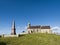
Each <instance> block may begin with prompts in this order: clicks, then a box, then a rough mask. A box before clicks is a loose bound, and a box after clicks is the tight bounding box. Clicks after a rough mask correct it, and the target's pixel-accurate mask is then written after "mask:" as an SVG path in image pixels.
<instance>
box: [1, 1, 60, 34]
mask: <svg viewBox="0 0 60 45" xmlns="http://www.w3.org/2000/svg"><path fill="white" fill-rule="evenodd" d="M13 20H15V23H16V31H17V33H20V32H22V31H23V30H26V26H27V24H28V22H30V23H31V25H50V26H51V27H52V29H53V30H54V29H55V30H54V31H57V30H56V28H58V31H57V32H60V31H59V30H60V1H59V0H0V34H3V33H4V34H10V33H11V26H12V21H13Z"/></svg>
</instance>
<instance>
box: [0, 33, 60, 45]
mask: <svg viewBox="0 0 60 45" xmlns="http://www.w3.org/2000/svg"><path fill="white" fill-rule="evenodd" d="M0 45H60V36H59V35H54V34H40V33H38V34H26V35H21V36H20V37H14V38H10V37H9V38H0Z"/></svg>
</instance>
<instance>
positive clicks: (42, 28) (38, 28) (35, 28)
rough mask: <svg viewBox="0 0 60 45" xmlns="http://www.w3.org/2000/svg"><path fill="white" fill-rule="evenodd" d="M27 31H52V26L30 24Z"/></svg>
mask: <svg viewBox="0 0 60 45" xmlns="http://www.w3.org/2000/svg"><path fill="white" fill-rule="evenodd" d="M27 32H28V33H51V28H50V26H40V25H38V26H31V24H30V23H29V24H28V27H27Z"/></svg>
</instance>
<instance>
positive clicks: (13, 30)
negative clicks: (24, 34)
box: [11, 21, 16, 35]
mask: <svg viewBox="0 0 60 45" xmlns="http://www.w3.org/2000/svg"><path fill="white" fill-rule="evenodd" d="M11 35H16V28H15V21H13V23H12V32H11Z"/></svg>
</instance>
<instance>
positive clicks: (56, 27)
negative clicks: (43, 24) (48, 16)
mask: <svg viewBox="0 0 60 45" xmlns="http://www.w3.org/2000/svg"><path fill="white" fill-rule="evenodd" d="M52 30H60V27H58V26H55V27H52Z"/></svg>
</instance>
